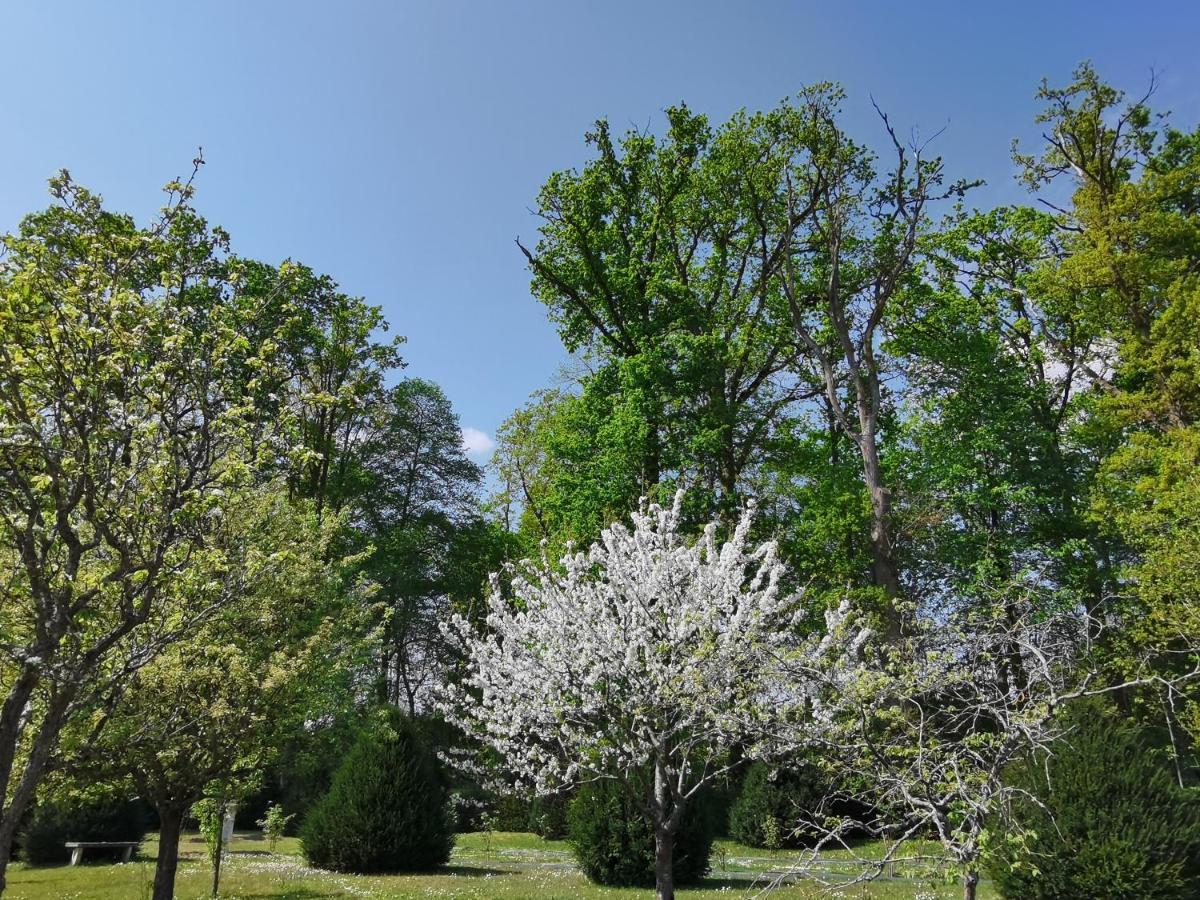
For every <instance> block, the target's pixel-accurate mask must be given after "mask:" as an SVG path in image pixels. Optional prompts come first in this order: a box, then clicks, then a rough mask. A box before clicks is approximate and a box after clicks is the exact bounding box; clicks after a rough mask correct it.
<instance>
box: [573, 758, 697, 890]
mask: <svg viewBox="0 0 1200 900" xmlns="http://www.w3.org/2000/svg"><path fill="white" fill-rule="evenodd" d="M567 822H568V840H569V841H570V844H571V849H572V850H573V851H574V853H575V859H576V861H577V862H578V863H579V868H580V869H582V870H583V874H584V875H586V876H587V877H588V878H589V879H590V880H591V881H594V882H595V883H597V884H606V885H620V886H629V887H652V886H653V885H654V827H653V825H652V824H651V822H650V821H649V820H648V818H647V817H646V814H645V812H644V811H643V809H642V806H641V804H639V803H637V802H636V801H635V799H634V798H633V797H632V796H630V794H629V793H628V791H627V790H626V788H625V787H624V786H623V785H622V784H620V783H619V782H616V781H612V780H604V781H597V782H593V783H591V784H588V785H585V786H583V787H582V788H580V790H579V792H578V793H577V794H576V795H575V798H574V799H573V800H572V801H571V803H570V806H569V807H568V810H567ZM712 843H713V830H712V823H711V817H710V815H709V811H708V809H707V804H706V802H705V800H704V798H703V797H699V798H696V800H694V801H693V802H692V803H691V804H690V805H689V806H688V808H687V809H685V810H684V816H683V821H682V822H681V824H680V828H679V833H678V834H677V835H676V838H675V854H674V873H675V883H676V884H680V885H683V884H694V883H695V882H697V881H700V880H701V879H702V878H704V876H705V875H707V874H708V869H709V856H710V855H711V853H712Z"/></svg>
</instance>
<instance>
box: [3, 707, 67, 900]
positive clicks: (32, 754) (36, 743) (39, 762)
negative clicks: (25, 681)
mask: <svg viewBox="0 0 1200 900" xmlns="http://www.w3.org/2000/svg"><path fill="white" fill-rule="evenodd" d="M74 693H75V692H74V690H73V689H66V690H62V691H60V692H59V693H57V694H54V695H52V697H51V698H50V702H49V704H48V707H47V709H46V713H45V715H43V716H42V719H41V721H40V722H38V723H37V727H38V730H37V731H36V733H35V734H36V736H35V737H34V739H33V746H32V747H31V748H30V749H29V756H28V757H27V758H26V760H25V765H24V767H23V768H22V770H21V776H20V780H19V781H18V782H17V784H16V786H15V787H11V786H10V784H8V783H6V784H5V785H4V786H3V787H4V788H6V789H7V794H8V806H7V807H4V808H3V809H2V810H0V894H2V893H4V888H5V886H6V884H7V882H6V876H7V873H8V862H9V858H10V857H11V856H12V845H13V839H14V838H15V837H16V833H17V825H18V824H20V821H21V817H22V816H23V815H24V814H25V810H26V809H28V808H29V804H30V803H32V802H33V797H34V793H35V792H36V791H37V788H38V785H39V784H40V783H41V781H42V776H43V775H44V774H45V772H46V764H47V763H48V762H49V760H50V753H51V751H52V750H53V749H54V747H55V745H57V743H58V735H59V732H61V731H62V727H63V722H64V721H65V720H66V715H67V709H68V708H70V705H71V698H72V697H73V696H74ZM10 699H11V695H10ZM15 735H16V739H17V740H19V739H20V730H19V729H18V730H17V731H16V732H15ZM8 764H9V766H10V768H9V772H8V773H7V774H8V779H9V781H11V778H12V769H11V760H9V761H8ZM3 799H4V798H3V797H2V796H0V803H2V802H3Z"/></svg>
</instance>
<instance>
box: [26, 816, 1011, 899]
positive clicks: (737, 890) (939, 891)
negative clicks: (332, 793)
mask: <svg viewBox="0 0 1200 900" xmlns="http://www.w3.org/2000/svg"><path fill="white" fill-rule="evenodd" d="M720 846H721V847H722V848H723V849H724V853H723V854H717V855H714V859H713V862H714V870H713V873H712V876H711V877H710V878H709V880H708V881H707V882H706V883H705V884H704V885H702V886H699V887H696V888H689V889H685V890H680V891H679V894H680V896H682V897H686V898H689V900H716V898H724V900H728V898H732V897H751V896H755V895H756V894H757V893H758V891H759V890H760V889H761V885H759V886H758V887H755V886H754V885H753V884H752V883H751V881H750V880H748V877H747V875H748V873H754V872H762V871H764V870H767V869H778V868H782V867H786V866H787V865H788V864H789V863H790V862H791V861H793V860H794V859H795V854H793V853H789V852H788V851H775V852H773V853H772V852H770V851H764V850H758V849H755V848H752V847H744V846H742V845H739V844H735V843H733V842H729V841H724V842H721V844H720ZM157 849H158V848H157V843H156V841H155V839H154V837H153V836H151V837H150V839H148V840H147V841H146V843H145V844H144V845H143V846H142V849H141V852H140V853H139V854H138V856H137V857H136V858H135V859H134V861H133V862H130V863H127V864H124V865H120V864H110V863H103V862H96V863H86V864H84V865H81V866H76V867H71V866H51V867H45V868H29V867H27V866H24V865H20V864H17V865H14V866H13V867H11V869H10V877H9V885H10V888H9V891H8V892H7V896H8V897H10V898H12V900H51V898H54V900H140V898H143V897H149V894H150V885H151V882H152V880H153V877H154V859H155V854H156V852H157ZM230 851H231V853H230V856H229V857H228V860H227V862H226V864H225V867H224V874H223V877H222V879H221V887H222V889H221V896H222V897H224V898H228V900H258V898H274V900H313V898H325V897H343V898H350V897H375V898H446V900H491V898H497V900H572V898H582V900H594V898H613V900H619V898H646V897H649V896H653V892H651V891H647V890H636V889H622V888H602V887H597V886H595V885H591V884H589V883H588V882H587V881H585V880H584V878H583V877H582V876H581V875H580V874H579V873H578V872H576V871H575V869H574V867H573V866H572V865H571V862H570V853H569V848H568V847H567V845H566V844H565V843H564V842H562V841H545V840H542V839H541V838H539V837H537V836H536V835H532V834H520V833H511V832H497V833H493V834H483V833H474V834H464V835H459V839H458V843H457V845H456V847H455V852H454V856H453V858H452V859H451V861H450V865H448V866H446V867H445V868H443V869H441V870H438V871H436V872H430V873H428V874H416V875H412V874H410V875H373V876H361V875H337V874H334V873H330V872H320V871H316V870H313V869H309V868H308V867H306V866H305V865H304V861H303V859H301V857H300V855H299V851H300V848H299V843H298V842H297V841H296V839H295V838H287V839H284V840H283V841H280V843H279V846H278V847H277V848H276V852H275V853H271V852H270V851H269V850H268V848H267V844H266V841H264V840H263V839H262V836H261V835H259V834H257V833H253V832H246V833H241V832H239V833H238V834H237V835H235V838H234V841H233V844H232V846H231V848H230ZM864 851H865V852H864V855H869V854H870V851H871V848H870V847H866V848H864ZM180 852H181V861H180V867H179V880H178V882H177V888H176V897H177V898H178V900H201V898H207V897H208V896H209V886H210V879H211V870H210V869H209V864H208V860H207V858H206V857H205V855H204V846H203V844H202V842H201V841H200V839H199V837H198V836H197V835H195V834H187V835H185V836H184V840H183V842H182V844H181V846H180ZM718 859H724V860H725V862H726V864H727V869H726V870H725V871H722V870H721V868H720V867H719V865H718ZM818 896H833V897H839V898H842V900H858V898H864V900H866V898H870V900H916V898H917V897H918V896H920V897H921V898H922V900H926V898H938V900H942V898H952V897H958V896H961V889H960V888H958V887H957V886H955V885H953V884H946V883H944V882H939V881H933V880H925V879H922V880H915V881H887V882H881V883H875V884H870V885H856V886H854V887H851V888H844V889H840V890H837V891H836V892H834V893H832V894H829V893H822V891H821V889H820V888H819V886H817V885H814V884H795V885H788V886H783V887H780V888H778V889H777V890H775V891H773V892H772V893H771V897H772V898H779V900H801V898H815V897H818ZM981 897H984V898H991V897H994V895H993V894H992V893H990V892H989V891H988V890H987V886H986V885H984V890H983V891H981Z"/></svg>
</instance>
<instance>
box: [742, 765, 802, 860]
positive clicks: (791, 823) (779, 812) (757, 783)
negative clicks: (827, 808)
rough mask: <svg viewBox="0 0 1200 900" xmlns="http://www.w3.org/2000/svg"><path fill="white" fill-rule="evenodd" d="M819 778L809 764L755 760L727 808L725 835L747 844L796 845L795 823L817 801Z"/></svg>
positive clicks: (799, 840)
mask: <svg viewBox="0 0 1200 900" xmlns="http://www.w3.org/2000/svg"><path fill="white" fill-rule="evenodd" d="M822 794H823V783H822V780H821V779H820V778H819V777H818V776H817V775H816V774H815V772H814V770H813V769H812V768H811V767H810V766H798V767H797V766H780V767H778V768H773V767H772V766H769V765H768V764H766V763H763V762H756V763H754V764H753V765H752V766H750V768H749V769H748V770H747V771H746V777H745V779H744V780H743V781H742V790H741V792H740V793H739V794H738V797H737V799H736V800H735V801H734V802H733V806H731V807H730V809H729V836H730V837H732V838H733V839H734V840H735V841H739V842H741V843H743V844H748V845H749V846H751V847H769V848H771V849H775V848H776V847H798V846H801V845H802V844H803V842H804V835H803V834H798V833H797V823H798V822H799V821H800V820H801V818H802V817H803V816H805V815H807V814H809V813H811V812H812V811H813V810H814V809H816V807H817V804H819V803H820V802H821V799H822Z"/></svg>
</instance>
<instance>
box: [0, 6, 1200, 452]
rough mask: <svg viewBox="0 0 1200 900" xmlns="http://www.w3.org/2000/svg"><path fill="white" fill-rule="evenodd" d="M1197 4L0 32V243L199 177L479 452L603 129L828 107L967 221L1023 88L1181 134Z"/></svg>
mask: <svg viewBox="0 0 1200 900" xmlns="http://www.w3.org/2000/svg"><path fill="white" fill-rule="evenodd" d="M1198 38H1200V3H1196V2H1194V0H1193V2H1161V3H1155V2H1140V3H1128V2H1125V3H1116V2H1103V0H1093V2H1072V3H1067V2H1054V0H1041V2H1036V3H1027V2H1016V0H1008V2H992V3H984V2H978V3H976V2H969V0H959V2H920V0H910V2H897V0H893V2H883V0H879V2H849V0H846V2H828V0H826V2H820V3H818V2H800V0H793V2H756V3H751V2H741V3H736V2H732V0H727V2H708V0H690V2H689V0H674V2H653V0H641V2H631V0H603V2H601V0H595V2H590V3H585V2H581V0H539V2H522V0H509V2H505V3H500V2H483V0H477V2H472V3H467V2H455V0H423V2H400V0H396V2H383V0H377V2H365V0H364V2H352V0H326V2H322V3H317V2H301V0H289V2H283V0H279V2H262V0H235V2H191V3H184V2H167V0H157V2H149V0H147V2H139V3H134V2H117V0H108V2H98V0H96V2H82V0H81V2H75V3H68V2H55V0H27V2H16V0H10V2H8V3H5V4H3V5H0V76H2V78H3V82H2V83H3V104H4V119H3V121H4V127H3V130H2V131H0V229H3V230H8V229H10V228H12V227H14V226H15V225H16V223H17V221H18V220H19V218H20V216H21V215H22V214H23V213H25V212H27V211H29V210H32V209H35V208H38V207H40V206H43V205H45V203H46V199H47V198H46V194H45V180H46V178H47V177H48V176H50V175H51V174H52V173H53V172H54V171H56V170H57V169H58V168H60V167H66V168H68V169H70V170H71V172H72V174H73V175H75V177H76V178H77V179H78V180H79V181H81V182H82V183H84V184H86V185H87V186H89V187H91V188H92V189H94V190H97V191H99V192H101V193H102V194H103V195H104V196H105V197H106V199H107V200H108V202H109V204H110V205H111V206H113V207H114V208H119V209H123V210H125V211H128V212H132V213H134V214H135V215H138V216H139V217H143V216H146V215H148V214H149V213H150V212H152V211H153V210H154V209H155V208H156V207H157V206H158V205H159V201H160V195H159V194H158V188H159V186H161V184H162V183H163V182H165V181H167V180H169V179H170V178H172V177H173V176H175V175H178V174H181V173H183V172H185V170H186V169H187V167H188V164H189V161H190V160H191V158H192V156H193V155H194V151H195V149H196V147H197V146H198V145H203V147H204V154H205V157H206V159H207V160H208V165H207V166H206V167H205V169H204V171H203V174H202V176H201V180H200V193H199V205H200V207H201V209H202V210H203V212H204V213H205V214H206V215H207V216H208V217H209V219H210V220H211V221H213V222H215V223H219V224H221V225H223V226H225V227H226V228H227V229H228V230H229V231H230V232H231V233H232V235H233V239H234V245H235V247H236V248H237V250H238V251H239V252H241V253H243V254H246V255H251V256H255V257H258V258H261V259H264V260H268V261H272V262H278V261H280V260H281V259H283V258H285V257H289V256H290V257H293V258H295V259H298V260H302V261H303V262H305V263H307V264H309V265H311V266H313V267H314V268H316V269H318V270H320V271H324V272H328V273H329V274H331V275H332V276H333V277H335V278H336V279H337V280H338V281H340V282H341V284H342V285H343V286H344V287H345V289H346V290H347V291H349V292H353V293H356V294H362V295H364V296H366V297H367V298H368V299H370V300H371V301H372V302H374V303H378V304H381V305H382V306H383V307H384V309H385V311H386V313H387V317H388V319H389V321H390V322H391V323H392V326H393V329H394V330H395V331H396V332H398V333H400V334H404V335H407V337H408V344H407V346H406V349H405V356H406V358H407V359H408V361H409V368H408V370H407V372H408V374H411V375H417V376H421V377H426V378H431V379H433V380H435V381H437V382H439V383H440V384H441V385H442V386H443V387H444V388H445V390H446V392H447V393H448V394H449V396H450V398H451V400H452V401H453V402H454V405H455V407H456V409H457V410H458V412H459V414H460V416H461V418H462V422H463V424H464V425H465V426H469V427H473V428H477V429H480V430H482V431H484V432H486V433H488V434H494V431H495V428H496V426H497V425H498V424H499V423H500V422H501V421H502V420H503V419H504V417H505V416H506V415H507V414H508V413H509V412H510V411H511V410H512V409H513V408H514V407H516V406H518V405H519V404H521V403H522V402H523V401H524V399H525V398H526V396H527V395H528V394H529V393H530V392H531V391H533V390H535V389H537V388H539V387H543V386H545V385H546V384H547V383H548V382H549V381H550V379H551V378H552V376H553V375H554V373H555V370H556V369H557V367H558V365H559V363H560V362H561V360H562V350H561V348H560V345H559V343H558V340H557V338H556V336H555V334H554V332H553V330H552V329H551V327H550V326H549V325H548V324H547V322H546V319H545V316H544V314H543V310H542V307H541V306H540V305H539V304H537V303H536V302H535V301H534V300H532V299H531V298H530V296H529V291H528V274H527V272H526V271H525V268H524V265H523V259H522V258H521V256H520V254H519V252H518V251H517V250H516V248H515V246H514V245H513V238H514V237H516V236H517V235H520V236H522V237H524V238H526V239H533V238H534V237H535V231H536V222H535V220H534V219H533V217H532V216H531V215H530V213H529V207H530V205H531V204H532V201H533V198H534V196H535V194H536V192H537V189H538V187H539V185H540V184H541V183H542V182H543V181H544V180H545V177H546V176H547V175H548V174H549V173H550V172H551V171H553V170H555V169H559V168H566V167H570V166H572V165H576V164H578V163H579V162H581V161H582V160H583V159H584V158H585V151H584V146H583V142H582V135H583V132H584V130H585V129H586V128H587V127H588V125H589V124H590V123H591V122H592V121H593V120H594V119H596V118H597V117H599V116H607V117H608V118H609V119H610V120H611V121H612V122H613V124H614V126H616V127H623V126H626V125H638V126H642V127H644V126H646V125H650V126H652V127H655V128H657V127H659V126H660V125H661V121H662V118H661V110H662V109H663V108H664V107H665V106H667V105H669V104H671V103H675V102H678V101H680V100H686V101H687V102H688V103H689V104H690V105H691V106H692V107H693V108H696V109H698V110H701V111H704V112H707V113H709V114H710V115H711V116H713V117H714V119H717V120H720V119H722V118H724V117H725V116H727V115H728V114H729V113H730V112H732V111H733V110H735V109H737V108H738V107H741V106H747V107H751V108H764V107H769V106H771V105H773V104H774V103H775V102H777V101H778V100H779V99H780V98H782V97H784V96H785V95H788V94H791V93H793V92H794V91H795V90H796V88H797V87H799V86H801V85H803V84H806V83H811V82H814V81H822V80H835V81H840V82H842V83H843V84H844V85H845V86H846V88H847V89H848V91H849V93H850V101H849V103H848V104H847V116H848V122H849V124H850V126H851V127H852V128H853V129H855V131H856V133H857V135H858V136H859V137H860V138H863V139H867V140H870V141H872V142H877V141H878V138H879V129H878V124H877V122H876V121H875V120H874V118H873V113H872V111H871V108H870V101H869V97H870V95H872V94H873V95H874V97H875V98H876V99H877V101H878V102H879V103H880V105H881V106H882V107H883V108H885V109H886V110H887V111H888V112H889V113H890V114H891V116H892V119H893V121H894V122H896V123H897V124H898V125H900V126H901V127H908V126H917V127H919V128H920V129H921V130H922V131H923V132H924V133H927V134H928V133H932V132H933V131H936V130H937V129H939V128H941V127H942V126H944V125H945V126H948V129H947V131H946V133H945V134H944V135H943V136H942V137H941V138H940V139H939V142H938V144H937V146H938V148H939V150H940V152H941V153H942V155H943V156H945V157H946V159H947V161H948V166H949V170H950V172H951V173H952V174H954V175H956V176H957V175H962V176H971V177H981V178H986V179H987V180H988V181H989V187H988V188H986V189H985V190H983V191H980V192H978V193H977V195H976V197H975V201H976V202H977V203H979V204H981V205H990V204H991V203H994V202H1000V201H1004V200H1006V199H1012V198H1016V197H1018V196H1020V192H1019V189H1018V188H1017V187H1016V186H1015V185H1014V183H1013V181H1012V165H1011V162H1010V160H1009V143H1010V141H1011V139H1012V138H1013V137H1015V136H1021V135H1024V136H1030V135H1032V134H1034V133H1035V132H1034V129H1033V124H1032V121H1031V120H1032V116H1033V113H1034V111H1035V108H1036V105H1035V103H1034V101H1033V92H1034V90H1035V89H1036V87H1037V84H1038V81H1039V79H1040V78H1041V77H1042V76H1043V75H1046V76H1049V77H1050V78H1051V79H1052V80H1053V81H1056V82H1063V81H1065V80H1066V79H1067V78H1068V76H1069V75H1070V72H1071V69H1072V68H1073V67H1074V65H1075V64H1076V63H1077V62H1079V61H1080V60H1082V59H1085V58H1090V59H1092V60H1093V61H1094V62H1095V63H1096V65H1097V67H1098V68H1099V70H1100V72H1101V74H1102V76H1104V77H1106V78H1107V79H1109V80H1110V81H1113V82H1115V83H1117V84H1119V85H1121V86H1124V87H1127V88H1129V89H1130V90H1136V89H1138V88H1140V87H1142V86H1143V85H1144V84H1145V83H1146V81H1147V77H1148V73H1149V71H1150V69H1151V68H1152V67H1153V68H1154V69H1155V70H1156V71H1158V73H1159V74H1160V77H1161V87H1160V90H1159V93H1158V97H1157V100H1156V104H1157V105H1158V106H1160V107H1164V108H1170V109H1172V110H1173V111H1174V116H1175V120H1176V121H1178V122H1180V123H1183V124H1193V123H1195V122H1197V121H1200V78H1198V76H1200V62H1198V61H1197V57H1198V51H1197V46H1198V40H1197V39H1198Z"/></svg>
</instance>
